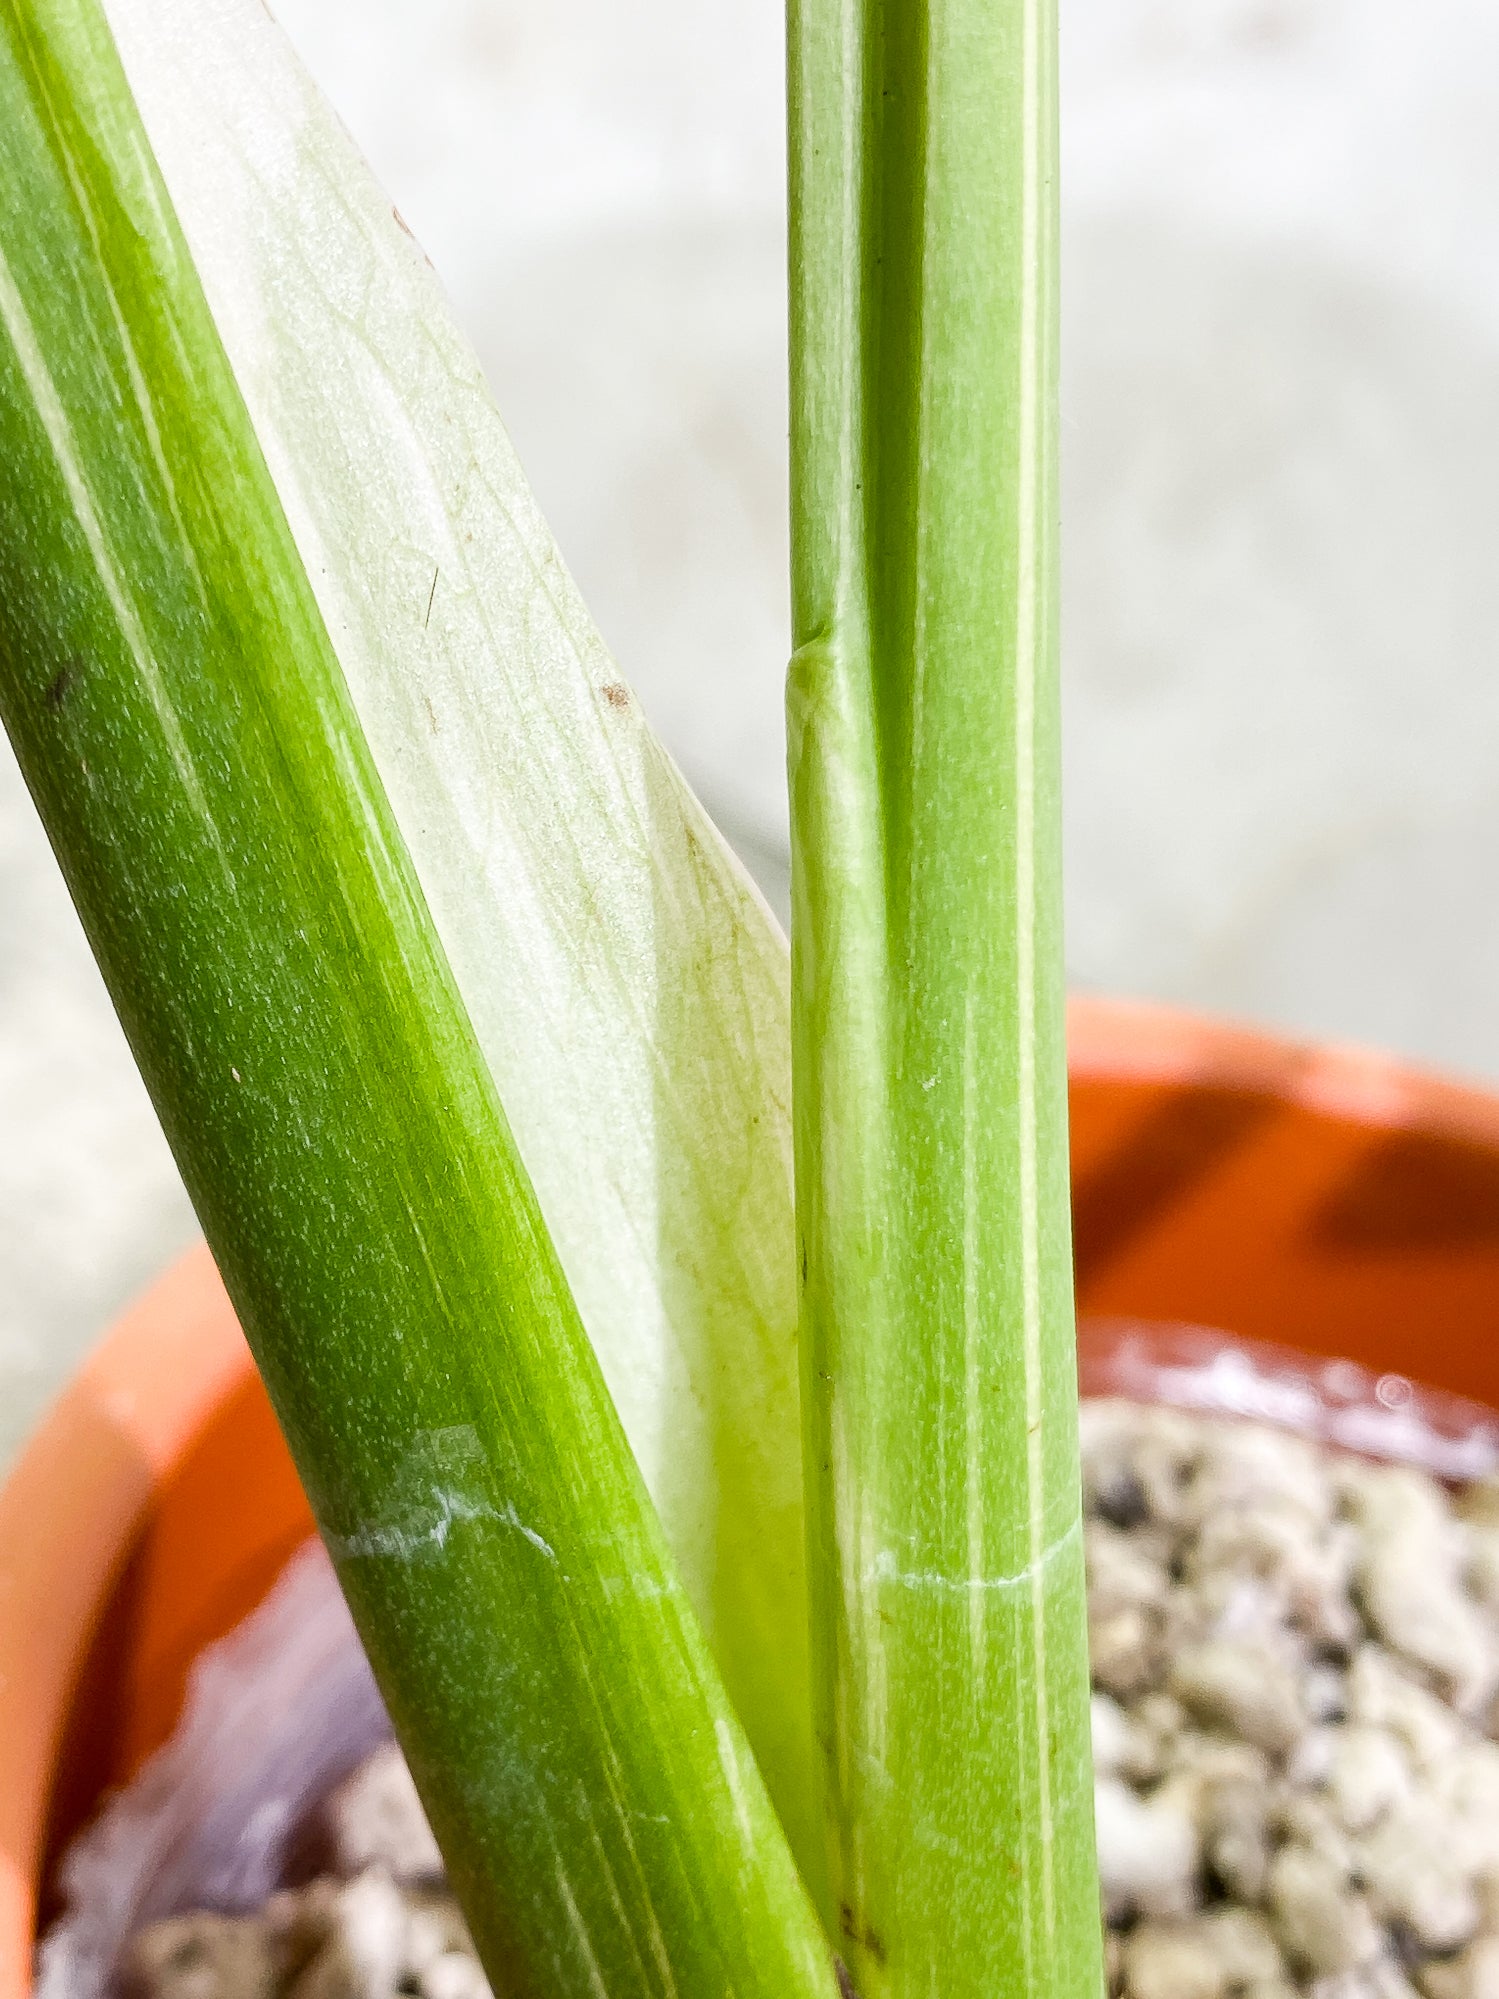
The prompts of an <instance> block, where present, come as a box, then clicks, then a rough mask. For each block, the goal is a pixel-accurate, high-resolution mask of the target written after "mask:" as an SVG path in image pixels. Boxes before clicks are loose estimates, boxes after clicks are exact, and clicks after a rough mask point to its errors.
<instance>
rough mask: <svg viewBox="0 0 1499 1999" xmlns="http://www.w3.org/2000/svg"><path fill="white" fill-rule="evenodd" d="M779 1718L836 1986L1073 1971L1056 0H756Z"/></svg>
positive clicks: (1076, 1906)
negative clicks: (787, 274) (779, 257)
mask: <svg viewBox="0 0 1499 1999" xmlns="http://www.w3.org/2000/svg"><path fill="white" fill-rule="evenodd" d="M790 38H791V54H790V100H791V105H790V131H791V284H792V464H793V476H792V536H793V599H794V612H793V615H794V624H795V646H796V650H795V654H794V657H793V660H792V665H791V672H790V679H789V686H788V715H789V725H790V771H791V789H792V822H793V924H792V951H793V1033H794V1060H793V1074H794V1083H795V1104H796V1144H797V1162H796V1164H797V1212H798V1229H799V1237H800V1242H799V1253H800V1257H801V1270H802V1282H803V1305H802V1337H803V1407H804V1432H805V1456H806V1465H807V1483H808V1510H809V1523H808V1535H809V1571H810V1587H811V1597H812V1628H813V1669H814V1684H815V1685H816V1687H817V1689H818V1700H819V1711H818V1713H817V1716H816V1720H817V1724H818V1734H819V1740H820V1742H821V1745H822V1748H823V1752H824V1756H825V1765H826V1768H825V1778H826V1794H827V1809H828V1819H829V1824H830V1828H831V1846H832V1856H831V1866H832V1876H833V1881H834V1884H835V1885H834V1898H835V1900H836V1902H837V1903H838V1905H839V1906H838V1921H839V1925H840V1928H841V1931H842V1935H843V1938H844V1946H843V1947H844V1949H845V1953H846V1955H847V1958H848V1962H849V1965H850V1968H851V1970H852V1972H853V1975H854V1978H855V1981H856V1983H857V1985H858V1987H859V1989H860V1991H861V1992H862V1993H863V1994H864V1995H865V1999H873V1995H876V1994H899V1995H906V1994H911V1995H915V1994H917V1993H920V1994H923V1995H925V1994H928V1993H931V1992H936V1991H940V1992H941V1993H942V1994H943V1995H944V1999H966V1995H970V1994H971V1995H975V1999H977V1995H983V1999H993V1995H994V1994H996V1993H1005V1994H1009V1995H1020V1994H1035V1995H1040V1994H1047V1995H1056V1999H1082V1995H1085V1994H1086V1995H1092V1994H1094V1993H1096V1992H1097V1990H1098V1989H1099V1985H1100V1980H1101V1966H1100V1924H1099V1905H1098V1890H1097V1881H1096V1869H1095V1861H1094V1853H1093V1830H1092V1792H1091V1773H1090V1761H1089V1747H1088V1670H1087V1658H1086V1633H1085V1610H1084V1579H1083V1551H1082V1538H1081V1519H1080V1498H1079V1481H1078V1467H1077V1444H1076V1371H1075V1359H1074V1350H1073V1341H1072V1299H1071V1269H1070V1255H1069V1227H1068V1190H1067V1125H1066V1118H1067V1105H1066V1090H1065V1056H1064V1045H1063V978H1062V955H1061V915H1060V825H1059V797H1058V792H1059V774H1058V715H1057V671H1056V562H1057V524H1056V375H1057V344H1056V216H1055V181H1056V169H1055V159H1056V135H1055V123H1056V94H1055V90H1056V86H1055V77H1056V51H1055V22H1054V16H1053V11H1052V6H1051V0H791V18H790Z"/></svg>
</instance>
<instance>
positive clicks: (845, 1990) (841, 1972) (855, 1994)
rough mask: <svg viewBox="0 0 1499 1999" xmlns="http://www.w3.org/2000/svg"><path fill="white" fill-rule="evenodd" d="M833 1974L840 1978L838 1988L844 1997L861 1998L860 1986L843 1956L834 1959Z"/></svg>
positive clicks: (844, 1998)
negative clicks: (856, 1983) (855, 1981)
mask: <svg viewBox="0 0 1499 1999" xmlns="http://www.w3.org/2000/svg"><path fill="white" fill-rule="evenodd" d="M833 1976H834V1977H835V1978H836V1979H837V1980H838V1990H839V1991H840V1992H841V1993H842V1995H843V1999H859V1988H858V1986H857V1985H855V1983H854V1981H853V1978H852V1976H851V1975H850V1973H849V1968H848V1966H847V1965H846V1964H845V1963H844V1962H843V1959H842V1958H841V1957H835V1958H834V1959H833Z"/></svg>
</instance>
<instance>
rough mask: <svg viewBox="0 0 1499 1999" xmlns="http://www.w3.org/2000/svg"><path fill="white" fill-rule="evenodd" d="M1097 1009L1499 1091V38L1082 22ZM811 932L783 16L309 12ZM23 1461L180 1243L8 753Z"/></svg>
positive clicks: (1075, 495) (2, 1110) (1070, 53)
mask: <svg viewBox="0 0 1499 1999" xmlns="http://www.w3.org/2000/svg"><path fill="white" fill-rule="evenodd" d="M1062 5H1063V15H1064V27H1063V43H1064V69H1063V84H1064V93H1065V95H1064V108H1063V130H1064V141H1063V147H1064V168H1065V179H1064V190H1065V192H1064V225H1065V227H1064V255H1065V314H1066V336H1065V356H1064V454H1065V456H1064V471H1065V508H1066V534H1065V549H1066V579H1065V629H1064V654H1065V676H1066V703H1067V712H1066V722H1067V730H1068V753H1067V757H1068V762H1067V843H1068V851H1067V860H1068V870H1069V874H1068V923H1069V934H1068V950H1069V958H1070V964H1071V971H1072V976H1073V979H1074V982H1075V983H1076V984H1078V985H1080V986H1086V987H1092V988H1104V989H1110V990H1119V991H1127V992H1131V993H1143V994H1150V995H1156V996H1159V997H1161V998H1166V999H1171V1000H1175V1001H1179V1002H1184V1003H1186V1004H1190V1005H1200V1006H1204V1007H1213V1008H1219V1009H1226V1010H1231V1011H1233V1012H1235V1013H1240V1014H1247V1015H1253V1016H1256V1017H1258V1018H1260V1019H1263V1020H1266V1021H1270V1022H1274V1023H1277V1024H1279V1025H1282V1026H1285V1027H1288V1028H1292V1029H1295V1030H1298V1031H1301V1032H1305V1033H1310V1034H1316V1035H1323V1036H1332V1037H1336V1038H1340V1039H1357V1040H1365V1041H1375V1042H1383V1043H1386V1044H1390V1045H1392V1046H1394V1047H1396V1048H1399V1049H1402V1050H1405V1051H1407V1052H1409V1053H1411V1054H1414V1055H1418V1056H1421V1057H1424V1058H1427V1059H1429V1060H1432V1061H1435V1062H1439V1063H1443V1064H1446V1065H1448V1066H1451V1067H1456V1068H1460V1069H1465V1070H1469V1071H1472V1072H1476V1073H1478V1074H1487V1075H1491V1076H1499V908H1496V901H1499V897H1496V894H1495V889H1496V885H1499V561H1496V550H1499V534H1496V529H1499V506H1496V497H1499V115H1496V113H1499V10H1496V9H1495V8H1494V7H1493V4H1492V0H1429V4H1427V5H1426V6H1424V7H1422V8H1420V9H1418V10H1416V9H1412V8H1410V7H1409V6H1408V5H1407V4H1405V0H1062ZM276 11H277V12H278V14H279V15H280V17H281V19H282V21H283V23H284V24H285V26H286V28H287V29H288V31H289V32H290V33H291V35H292V37H293V39H294V40H295V41H296V42H297V43H298V45H299V46H300V48H301V50H302V52H303V54H304V56H305V58H306V59H307V61H308V62H309V64H310V65H311V67H312V69H313V71H314V72H315V74H316V75H317V76H318V77H319V78H320V79H321V81H322V82H323V84H324V86H325V87H326V88H327V89H328V90H329V92H330V93H331V94H332V96H333V98H334V100H335V102H336V103H337V104H338V105H339V107H340V109H341V110H342V112H343V115H344V117H345V119H346V121H347V122H348V124H349V125H350V127H351V128H352V130H353V132H354V134H355V136H356V137H357V138H358V139H359V140H360V142H361V143H362V144H363V146H364V148H365V150H366V151H367V152H368V154H369V155H370V157H371V158H372V160H373V162H374V164H375V167H376V170H377V171H378V172H379V173H380V175H381V176H382V178H383V179H384V181H385V182H386V185H387V186H388V187H389V189H390V191H391V193H392V195H393V197H394V198H395V200H396V201H397V203H398V204H399V206H400V208H401V210H402V212H403V214H404V215H405V217H406V219H407V220H408V222H409V223H410V224H411V226H412V228H413V229H414V230H415V232H416V233H417V235H418V236H419V237H420V238H421V239H422V241H423V243H424V244H425V246H426V248H427V250H428V252H429V254H430V255H431V257H432V259H433V261H434V263H435V264H436V265H437V267H438V269H439V271H440V272H441V273H442V274H443V276H444V277H445V279H446V281H447V283H448V286H449V289H450V291H451V293H452V296H453V298H454V301H455V303H456V306H457V310H458V313H459V315H460V317H461V318H462V319H463V321H464V322H465V323H466V325H467V327H468V329H469V331H470V333H471V334H472V336H473V338H474V339H475V341H476V342H477V345H478V347H479V351H480V353H481V355H482V357H483V359H484V361H485V363H486V365H487V367H488V369H489V372H490V376H491V380H492V382H493V384H494V388H495V391H496V394H497V396H498V399H499V402H500V406H501V408H502V409H503V410H504V412H505V414H506V416H507V418H508V420H509V423H510V426H511V429H512V432H513V434H514V436H515V439H516V441H517V444H518V446H519V448H520V451H521V455H522V457H523V459H524V460H525V462H526V464H527V466H528V468H529V470H530V474H531V477H532V480H533V481H534V483H535V485H536V487H537V489H538V492H539V494H540V497H541V500H542V504H543V506H544V507H545V508H546V510H547V512H548V513H549V514H550V516H551V519H552V521H553V524H554V526H555V528H556V530H557V532H558V535H559V537H560V539H561V542H562V546H563V550H564V553H565V554H566V555H567V557H568V558H569V560H570V562H571V564H572V566H573V568H574V569H575V571H576V573H577V575H578V577H579V579H580V581H581V583H582V585H583V588H584V590H585V592H586V594H587V596H588V597H589V599H590V601H591V603H592V605H593V608H594V611H595V614H596V615H597V617H598V619H599V621H600V623H601V624H602V627H603V629H604V632H605V634H606V636H607V637H608V638H609V639H610V641H611V642H612V644H613V646H614V648H615V650H616V652H617V653H618V656H619V658H620V661H621V663H622V665H623V667H624V669H625V671H626V673H627V674H628V676H629V678H630V679H631V680H632V681H633V683H634V685H635V687H636V688H637V690H638V691H639V693H640V695H641V696H642V698H643V700H644V701H645V703H646V706H647V708H648V711H649V712H650V713H651V714H652V715H653V716H654V719H655V721H656V724H657V727H658V729H659V730H660V731H661V733H662V734H663V735H664V736H665V737H666V739H667V741H668V742H669V743H670V745H671V746H672V748H673V749H674V750H675V752H676V753H677V755H678V757H679V758H680V760H681V761H682V763H683V764H684V765H685V767H686V769H687V771H688V773H689V775H690V776H691V777H692V778H693V780H694V781H695V783H696V784H697V785H698V787H699V789H700V790H701V791H702V792H703V794H704V796H705V797H706V799H707V801H708V803H709V805H710V807H711V808H712V809H713V810H714V811H715V812H716V813H717V815H718V816H719V818H720V819H721V821H722V823H723V825H724V827H725V830H726V831H728V832H729V834H730V835H731V837H732V838H734V839H735V840H736V841H737V842H738V843H739V844H740V846H741V849H742V851H743V852H744V854H745V856H746V858H747V859H748V861H749V862H750V864H751V865H752V867H754V869H755V870H756V872H757V873H758V874H759V875H760V877H761V879H762V881H763V882H764V883H765V885H766V887H767V889H768V891H769V893H770V895H771V898H772V900H773V901H777V902H783V900H784V880H785V853H786V834H785V797H784V782H783V775H782V762H781V755H782V753H781V693H780V684H781V673H782V667H783V661H784V654H785V651H786V621H787V612H786V583H785V569H786V550H785V540H786V525H785V483H786V472H785V390H784V379H783V377H784V367H783V337H784V336H783V326H782V317H783V276H782V253H783V252H782V216H781V208H782V192H781V186H782V182H781V176H782V167H781V145H782V108H781V60H782V50H781V23H780V9H779V5H778V0H707V4H704V0H633V4H631V5H628V6H626V5H622V4H621V0H357V4H356V0H277V4H276ZM0 759H3V760H0V1457H3V1455H4V1454H5V1452H6V1451H7V1450H8V1449H9V1448H11V1447H12V1446H13V1445H14V1443H15V1442H16V1440H17V1439H18V1438H19V1437H20V1435H21V1434H22V1433H23V1431H24V1430H25V1429H26V1428H27V1427H28V1426H29V1424H30V1422H31V1421H32V1420H33V1418H34V1416H35V1414H36V1413H37V1411H38V1410H39V1408H40V1406H41V1404H42V1402H43V1401H44V1399H45V1397H46V1396H47V1395H48V1394H49V1393H50V1392H51V1389H52V1387H53V1385H54V1384H55V1383H56V1382H57V1381H58V1380H59V1379H60V1378H61V1376H62V1375H63V1374H64V1373H65V1372H66V1370H67V1369H68V1367H69V1366H70V1365H71V1364H72V1361H73V1359H74V1357H75V1356H76V1355H77V1354H78V1353H79V1352H80V1351H81V1349H82V1348H83V1347H84V1346H85V1345H86V1344H87V1343H88V1342H89V1341H90V1340H91V1339H92V1338H93V1337H94V1335H95V1334H96V1333H97V1332H98V1331H99V1330H100V1329H101V1327H102V1326H103V1325H104V1324H105V1323H106V1321H107V1320H108V1318H109V1317H110V1315H111V1314H112V1313H113V1312H114V1311H115V1310H116V1309H117V1308H118V1307H119V1306H120V1305H121V1304H122V1303H123V1302H124V1301H125V1300H126V1298H127V1297H128V1296H129V1295H130V1293H131V1292H132V1291H133V1290H135V1289H136V1288H137V1287H138V1286H140V1285H141V1284H142V1283H143V1282H144V1281H145V1280H146V1279H147V1278H148V1277H149V1276H150V1275H151V1273H152V1272H153V1271H154V1270H155V1269H156V1268H158V1267H159V1266H160V1265H161V1264H162V1263H163V1261H164V1260H165V1259H166V1258H167V1257H168V1256H170V1255H171V1254H172V1253H173V1251H175V1250H176V1249H177V1248H178V1247H180V1246H181V1245H182V1244H184V1243H185V1242H186V1241H187V1240H188V1239H189V1237H190V1235H191V1233H192V1229H193V1223H192V1217H191V1214H190V1212H189V1209H188V1207H187V1203H186V1200H185V1198H184V1196H183V1194H182V1191H181V1189H180V1186H179V1185H178V1182H177V1180H176V1176H175V1174H174V1172H173V1169H172V1166H171V1162H170V1160H169V1159H168V1157H167V1155H166V1152H165V1149H164V1147H163V1145H162V1142H161V1140H160V1138H159V1136H158V1135H157V1133H156V1130H155V1126H154V1123H153V1120H152V1116H151V1112H150V1108H149V1106H148V1104H147V1102H146V1100H145V1097H144V1095H143V1093H142V1091H141V1088H140V1086H139V1084H138V1083H137V1082H136V1080H135V1078H134V1075H133V1072H132V1069H131V1066H130V1062H129V1058H128V1056H127V1054H126V1051H125V1048H124V1045H123V1042H122V1040H121V1038H120V1034H119V1031H118V1029H117V1027H116V1025H115V1023H114V1020H113V1016H112V1015H111V1013H110V1009H109V1006H108V1003H107V1001H106V1000H105V998H104V995H103V992H102V990H101V988H100V986H99V984H98V981H97V979H96V976H95V974H94V972H93V969H92V965H91V962H90V960H89V957H88V954H87V951H86V949H85V946H84V944H83V941H82V938H81V936H80V934H79V932H78V929H77V925H76V923H75V921H74V918H73V916H72V913H71V910H70V907H69V904H68V902H67V898H66V896H65V894H64V892H63V890H62V887H61V885H60V883H59V881H58V879H57V877H56V875H55V872H54V870H53V866H52V863H51V859H50V856H49V854H48V852H47V848H46V844H45V841H44V840H43V838H42V835H41V833H40V831H39V829H38V827H37V826H36V824H35V822H34V819H33V816H32V813H31V809H30V806H29V804H28V802H27V800H26V797H25V794H24V791H23V789H22V787H21V784H20V781H19V778H18V777H17V774H16V772H15V769H14V766H13V765H12V764H11V763H10V761H9V758H8V753H5V752H3V751H0Z"/></svg>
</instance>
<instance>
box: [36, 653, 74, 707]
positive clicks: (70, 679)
mask: <svg viewBox="0 0 1499 1999" xmlns="http://www.w3.org/2000/svg"><path fill="white" fill-rule="evenodd" d="M82 671H83V667H82V663H81V662H80V661H78V660H76V659H70V660H69V661H68V663H67V665H66V666H60V667H59V668H58V669H57V671H56V673H54V674H53V676H52V678H51V680H50V681H49V682H48V684H47V691H46V693H45V694H44V695H43V696H42V700H43V701H44V702H45V703H46V707H47V713H48V714H49V715H60V714H61V713H62V709H63V703H64V702H65V701H66V700H67V698H68V696H69V695H70V694H71V693H72V691H73V688H74V686H75V684H76V682H77V680H78V676H79V674H80V673H82Z"/></svg>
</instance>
